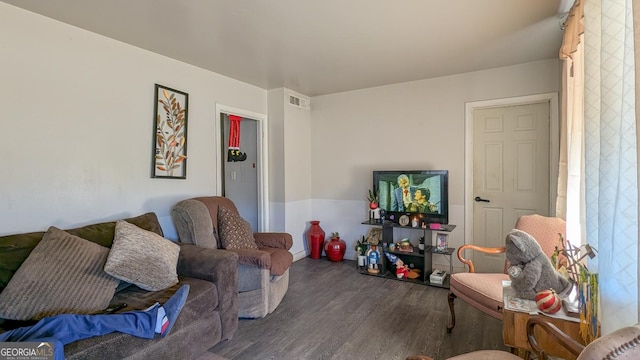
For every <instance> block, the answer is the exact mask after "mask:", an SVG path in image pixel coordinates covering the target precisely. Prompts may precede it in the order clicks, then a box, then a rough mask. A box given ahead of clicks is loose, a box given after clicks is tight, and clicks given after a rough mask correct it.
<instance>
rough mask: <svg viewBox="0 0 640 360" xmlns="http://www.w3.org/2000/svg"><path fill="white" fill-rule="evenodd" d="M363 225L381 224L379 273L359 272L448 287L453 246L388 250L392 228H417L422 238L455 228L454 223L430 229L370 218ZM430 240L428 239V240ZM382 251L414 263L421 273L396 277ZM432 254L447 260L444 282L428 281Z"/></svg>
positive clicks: (429, 237)
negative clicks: (408, 276)
mask: <svg viewBox="0 0 640 360" xmlns="http://www.w3.org/2000/svg"><path fill="white" fill-rule="evenodd" d="M362 224H363V225H371V226H381V227H382V244H380V246H379V247H378V248H379V249H380V253H381V255H380V273H378V274H371V273H369V272H368V271H367V270H366V269H364V270H360V273H362V274H366V275H372V276H379V277H384V278H389V279H396V280H400V281H408V282H413V283H416V284H421V285H430V286H436V287H443V288H447V289H448V288H449V277H450V276H451V273H453V259H452V254H453V253H454V252H455V250H456V249H455V248H451V247H449V248H446V249H445V250H444V251H439V250H438V249H437V248H436V247H435V246H431V245H427V244H425V247H424V252H422V253H421V252H420V251H419V250H418V249H417V248H414V249H413V252H403V251H398V250H390V247H389V244H390V243H392V242H393V230H394V229H396V228H398V229H410V230H419V231H423V232H424V238H425V241H426V239H431V234H432V232H433V231H436V232H446V233H449V232H451V231H453V229H455V228H456V225H451V224H441V225H440V229H430V228H429V227H426V228H422V227H411V226H402V225H400V224H397V223H395V222H393V221H389V220H387V221H384V222H382V221H381V220H378V219H371V220H367V221H363V222H362ZM429 241H430V240H429ZM384 252H388V253H391V254H394V255H396V256H398V257H399V258H401V259H402V261H403V262H404V263H405V264H414V266H415V268H419V269H420V270H421V275H420V277H419V278H417V279H406V278H402V279H398V278H397V277H396V274H395V267H394V266H393V265H392V264H391V263H390V262H389V260H388V259H387V257H386V256H385V255H384ZM433 254H436V255H443V256H445V257H446V258H447V260H448V261H449V273H448V274H447V276H446V278H445V280H444V282H443V283H442V284H432V283H431V282H430V281H429V276H430V275H431V272H432V269H433V261H432V258H433Z"/></svg>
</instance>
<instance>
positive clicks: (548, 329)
mask: <svg viewBox="0 0 640 360" xmlns="http://www.w3.org/2000/svg"><path fill="white" fill-rule="evenodd" d="M536 327H539V328H541V329H542V330H543V331H544V332H545V333H546V334H547V335H548V336H550V337H551V338H553V339H554V340H555V341H556V342H557V343H558V344H560V345H561V346H562V347H564V348H565V349H567V351H569V352H570V353H572V354H573V355H575V356H577V360H596V359H603V360H604V359H616V360H627V359H628V360H631V359H640V323H637V324H635V325H632V326H627V327H624V328H621V329H618V330H616V331H614V332H612V333H610V334H607V335H605V336H603V337H601V338H598V339H596V340H594V341H593V342H591V343H590V344H589V345H587V346H584V345H582V344H580V343H579V342H577V341H575V340H574V339H572V338H571V337H569V336H568V335H567V334H565V333H563V332H562V330H560V329H558V328H557V327H556V326H555V325H553V324H552V323H550V322H548V321H546V320H545V319H544V318H541V317H532V318H530V319H529V321H528V322H527V338H528V339H529V345H530V346H531V349H533V352H534V353H536V356H537V358H538V360H547V359H549V357H548V356H547V354H546V353H545V351H544V349H543V348H541V347H540V346H539V345H538V342H537V341H536V336H535V331H534V330H535V329H536Z"/></svg>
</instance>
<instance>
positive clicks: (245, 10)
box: [2, 0, 573, 96]
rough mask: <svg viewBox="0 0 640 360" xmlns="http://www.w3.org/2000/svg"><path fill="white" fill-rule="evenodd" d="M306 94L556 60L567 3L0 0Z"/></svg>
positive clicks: (229, 73) (560, 0)
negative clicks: (561, 24)
mask: <svg viewBox="0 0 640 360" xmlns="http://www.w3.org/2000/svg"><path fill="white" fill-rule="evenodd" d="M2 1H4V2H6V3H9V4H12V5H15V6H17V7H20V8H24V9H27V10H30V11H33V12H36V13H39V14H42V15H45V16H48V17H51V18H54V19H57V20H60V21H62V22H65V23H68V24H71V25H74V26H77V27H80V28H83V29H86V30H89V31H92V32H95V33H98V34H102V35H104V36H107V37H110V38H113V39H117V40H120V41H122V42H125V43H129V44H132V45H135V46H138V47H140V48H143V49H147V50H150V51H153V52H155V53H158V54H162V55H165V56H168V57H171V58H175V59H177V60H180V61H183V62H185V63H189V64H192V65H195V66H198V67H201V68H204V69H208V70H211V71H214V72H216V73H219V74H222V75H226V76H229V77H231V78H234V79H237V80H240V81H243V82H246V83H249V84H253V85H255V86H258V87H261V88H264V89H274V88H279V87H287V88H289V89H292V90H295V91H298V92H300V93H302V94H304V95H307V96H317V95H323V94H330V93H336V92H341V91H348V90H354V89H361V88H368V87H373V86H379V85H387V84H394V83H400V82H406V81H413V80H420V79H427V78H434V77H440V76H445V75H451V74H458V73H465V72H470V71H476V70H483V69H490V68H496V67H501V66H508V65H514V64H520V63H526V62H531V61H538V60H544V59H552V58H557V56H558V49H559V48H560V44H561V38H562V31H561V29H560V23H561V22H562V19H563V17H562V14H564V13H566V12H567V11H568V10H569V8H570V6H571V4H572V2H573V0H482V1H479V0H227V1H224V0H49V1H42V0H2Z"/></svg>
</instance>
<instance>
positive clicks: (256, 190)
mask: <svg viewBox="0 0 640 360" xmlns="http://www.w3.org/2000/svg"><path fill="white" fill-rule="evenodd" d="M216 114H217V116H216V119H217V123H218V124H217V126H216V132H217V136H216V138H217V139H219V146H218V147H217V149H216V159H217V163H218V174H217V180H218V181H217V193H218V194H220V195H221V196H225V197H227V198H229V199H230V200H231V201H233V203H234V204H235V205H236V207H237V208H238V212H239V213H240V216H242V217H243V218H244V219H245V220H246V221H247V222H248V223H249V224H250V225H251V229H252V230H253V231H254V232H264V231H268V226H267V224H268V210H267V204H268V201H267V199H268V193H267V189H268V186H267V184H266V179H267V176H266V173H267V164H266V159H267V153H266V152H267V144H266V133H265V132H266V116H265V115H262V114H256V113H252V112H248V111H243V110H239V109H234V108H230V107H226V106H223V105H216ZM230 115H231V116H233V117H235V118H236V119H238V118H239V119H240V121H239V127H238V130H239V131H238V134H239V137H238V138H239V145H240V146H239V147H240V151H241V152H242V154H243V155H242V156H237V155H236V156H231V157H230V156H229V155H230V154H229V137H230V128H231V125H230V124H231V122H230ZM245 155H246V157H245ZM234 160H235V161H234Z"/></svg>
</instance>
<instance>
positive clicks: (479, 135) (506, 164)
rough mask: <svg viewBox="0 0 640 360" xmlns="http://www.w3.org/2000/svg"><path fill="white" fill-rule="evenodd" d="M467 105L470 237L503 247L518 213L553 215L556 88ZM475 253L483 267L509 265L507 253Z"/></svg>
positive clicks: (489, 269)
mask: <svg viewBox="0 0 640 360" xmlns="http://www.w3.org/2000/svg"><path fill="white" fill-rule="evenodd" d="M466 107H467V109H466V110H467V115H466V134H467V135H466V151H465V162H466V174H467V176H466V177H465V187H466V191H465V193H466V196H465V218H466V221H465V228H466V230H465V237H466V239H468V240H467V241H466V242H467V243H471V244H475V245H478V246H483V247H501V246H504V237H505V235H506V233H507V232H508V231H509V230H511V229H512V228H513V226H514V225H515V221H516V220H517V218H518V217H519V216H522V215H525V214H530V213H538V214H541V215H552V209H553V208H554V207H553V204H555V188H556V184H557V168H558V160H557V159H558V147H557V144H558V141H559V138H558V136H559V131H558V109H557V94H555V93H552V94H541V95H532V96H527V97H519V98H509V99H498V100H491V101H484V102H475V103H467V104H466ZM467 255H469V253H467ZM470 256H472V257H473V262H474V265H476V270H477V271H478V272H502V271H503V270H504V254H497V255H496V254H484V253H481V252H477V251H474V252H472V254H471V255H470Z"/></svg>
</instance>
